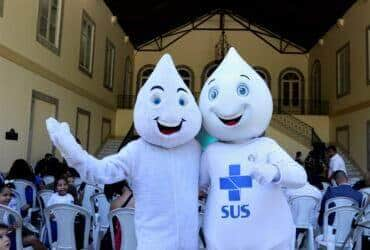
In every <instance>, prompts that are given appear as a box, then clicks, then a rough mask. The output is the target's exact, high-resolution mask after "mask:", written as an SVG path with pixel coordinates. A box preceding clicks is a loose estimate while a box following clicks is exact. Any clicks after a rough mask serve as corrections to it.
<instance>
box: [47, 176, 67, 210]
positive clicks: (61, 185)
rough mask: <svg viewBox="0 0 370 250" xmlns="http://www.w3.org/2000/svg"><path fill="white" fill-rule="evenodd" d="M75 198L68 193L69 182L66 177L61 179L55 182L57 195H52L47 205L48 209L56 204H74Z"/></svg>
mask: <svg viewBox="0 0 370 250" xmlns="http://www.w3.org/2000/svg"><path fill="white" fill-rule="evenodd" d="M73 203H74V198H73V196H72V195H71V194H69V193H68V181H67V179H66V178H65V177H59V178H57V179H56V181H55V193H54V194H52V195H51V196H50V198H49V200H48V202H47V204H46V206H47V207H49V206H51V205H54V204H73Z"/></svg>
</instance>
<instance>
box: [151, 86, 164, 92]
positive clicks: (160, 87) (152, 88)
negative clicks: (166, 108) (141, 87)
mask: <svg viewBox="0 0 370 250" xmlns="http://www.w3.org/2000/svg"><path fill="white" fill-rule="evenodd" d="M154 89H160V90H162V91H164V89H163V87H162V86H159V85H155V86H153V87H151V89H150V91H152V90H154Z"/></svg>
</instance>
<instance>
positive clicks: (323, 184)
mask: <svg viewBox="0 0 370 250" xmlns="http://www.w3.org/2000/svg"><path fill="white" fill-rule="evenodd" d="M321 184H322V187H323V190H322V192H323V193H325V192H326V190H327V189H328V187H330V184H329V183H327V182H324V181H322V182H321Z"/></svg>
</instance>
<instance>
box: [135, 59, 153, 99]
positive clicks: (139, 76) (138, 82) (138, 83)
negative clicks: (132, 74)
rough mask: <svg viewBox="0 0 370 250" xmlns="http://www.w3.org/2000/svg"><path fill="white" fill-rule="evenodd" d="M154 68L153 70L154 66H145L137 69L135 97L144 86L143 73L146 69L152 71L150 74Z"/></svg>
mask: <svg viewBox="0 0 370 250" xmlns="http://www.w3.org/2000/svg"><path fill="white" fill-rule="evenodd" d="M154 68H155V65H154V64H145V65H143V66H142V67H141V68H140V69H139V71H138V73H137V77H136V95H137V94H138V93H139V90H140V88H141V87H142V86H143V85H144V83H143V80H142V79H143V78H142V76H143V73H144V72H145V71H146V70H148V69H152V72H153V70H154ZM146 80H148V79H146Z"/></svg>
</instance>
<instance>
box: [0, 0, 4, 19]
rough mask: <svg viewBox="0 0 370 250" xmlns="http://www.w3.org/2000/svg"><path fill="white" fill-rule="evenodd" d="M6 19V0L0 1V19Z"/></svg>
mask: <svg viewBox="0 0 370 250" xmlns="http://www.w3.org/2000/svg"><path fill="white" fill-rule="evenodd" d="M1 17H4V0H0V18H1Z"/></svg>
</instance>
